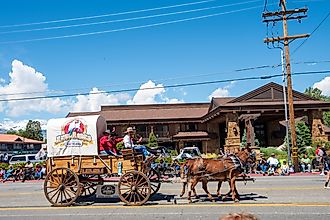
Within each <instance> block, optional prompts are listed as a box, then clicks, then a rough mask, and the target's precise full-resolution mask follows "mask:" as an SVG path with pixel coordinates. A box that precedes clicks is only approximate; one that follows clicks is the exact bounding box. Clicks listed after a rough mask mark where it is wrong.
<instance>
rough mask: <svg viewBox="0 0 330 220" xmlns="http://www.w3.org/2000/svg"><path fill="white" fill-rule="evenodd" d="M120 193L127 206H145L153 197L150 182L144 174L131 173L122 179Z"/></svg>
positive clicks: (119, 187) (119, 185) (119, 184)
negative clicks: (151, 196)
mask: <svg viewBox="0 0 330 220" xmlns="http://www.w3.org/2000/svg"><path fill="white" fill-rule="evenodd" d="M118 191H119V192H118V194H119V198H120V199H121V201H123V202H124V203H126V204H127V205H131V206H139V205H143V204H144V203H146V202H147V201H148V199H149V197H150V195H151V187H150V181H149V179H148V177H147V176H146V175H144V174H143V173H142V172H140V171H130V172H127V173H125V174H124V175H123V176H122V177H121V178H120V180H119V183H118Z"/></svg>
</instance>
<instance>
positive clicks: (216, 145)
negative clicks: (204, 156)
mask: <svg viewBox="0 0 330 220" xmlns="http://www.w3.org/2000/svg"><path fill="white" fill-rule="evenodd" d="M207 132H208V133H209V136H210V140H208V141H205V142H206V145H207V151H208V152H209V153H216V154H218V153H219V151H220V140H219V124H218V123H208V124H207ZM206 145H205V146H206Z"/></svg>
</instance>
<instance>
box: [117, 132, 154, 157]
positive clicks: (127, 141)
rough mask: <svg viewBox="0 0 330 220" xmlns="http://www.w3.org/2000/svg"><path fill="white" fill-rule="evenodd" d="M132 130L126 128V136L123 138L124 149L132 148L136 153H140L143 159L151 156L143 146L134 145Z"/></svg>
mask: <svg viewBox="0 0 330 220" xmlns="http://www.w3.org/2000/svg"><path fill="white" fill-rule="evenodd" d="M133 138H134V129H133V128H132V127H128V128H127V130H126V135H125V136H124V139H123V142H124V147H125V148H132V149H134V150H136V151H140V152H142V154H143V156H144V158H147V157H149V156H152V154H151V153H150V152H149V151H148V150H147V148H146V147H145V146H143V145H134V143H133Z"/></svg>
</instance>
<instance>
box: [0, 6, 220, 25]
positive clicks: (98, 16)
mask: <svg viewBox="0 0 330 220" xmlns="http://www.w3.org/2000/svg"><path fill="white" fill-rule="evenodd" d="M214 1H217V0H206V1H199V2H190V3H185V4H177V5H170V6H164V7H157V8H148V9H141V10H134V11H126V12H119V13H112V14H102V15H94V16H84V17H76V18H68V19H60V20H51V21H41V22H33V23H25V24H13V25H2V26H0V28H11V27H23V26H32V25H41V24H52V23H61V22H68V21H79V20H88V19H95V18H103V17H112V16H118V15H127V14H134V13H141V12H148V11H156V10H162V9H169V8H178V7H184V6H190V5H197V4H204V3H209V2H214Z"/></svg>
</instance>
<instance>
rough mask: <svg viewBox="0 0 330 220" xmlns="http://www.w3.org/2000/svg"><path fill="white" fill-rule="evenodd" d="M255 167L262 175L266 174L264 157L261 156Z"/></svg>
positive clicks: (266, 167) (266, 166)
mask: <svg viewBox="0 0 330 220" xmlns="http://www.w3.org/2000/svg"><path fill="white" fill-rule="evenodd" d="M257 166H258V167H257V169H258V170H260V171H261V172H262V174H263V175H265V174H266V173H267V169H268V165H267V161H266V159H265V157H264V156H261V158H260V160H259V161H258V165H257Z"/></svg>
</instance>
